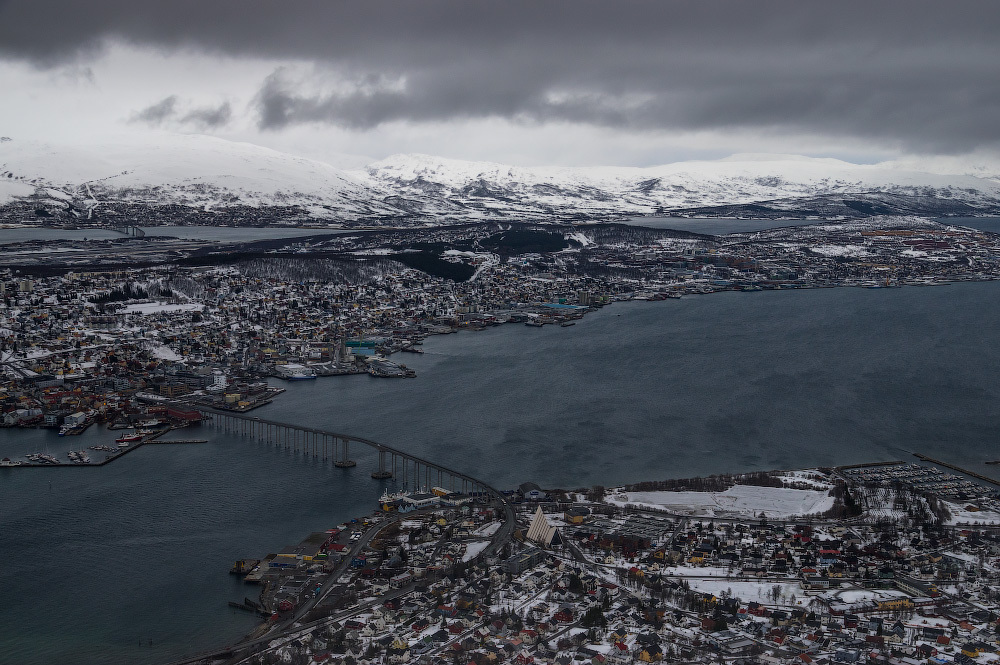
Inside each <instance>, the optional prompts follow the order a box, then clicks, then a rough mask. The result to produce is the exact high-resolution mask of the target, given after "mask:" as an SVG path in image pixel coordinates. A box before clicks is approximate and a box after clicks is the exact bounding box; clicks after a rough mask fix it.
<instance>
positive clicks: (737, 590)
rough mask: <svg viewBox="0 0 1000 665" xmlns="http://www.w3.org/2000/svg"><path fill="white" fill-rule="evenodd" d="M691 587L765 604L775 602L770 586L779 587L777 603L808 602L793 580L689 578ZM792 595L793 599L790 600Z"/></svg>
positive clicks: (716, 594)
mask: <svg viewBox="0 0 1000 665" xmlns="http://www.w3.org/2000/svg"><path fill="white" fill-rule="evenodd" d="M688 584H690V585H691V588H692V589H694V590H696V591H701V592H702V593H710V594H712V595H713V596H715V597H716V598H722V597H723V596H724V595H726V594H728V595H730V596H732V597H733V598H739V599H741V600H742V601H743V602H746V603H749V602H757V603H763V604H766V605H772V604H775V603H774V601H773V600H772V598H771V597H770V592H771V588H772V587H775V586H778V587H781V595H780V596H779V597H778V602H777V603H776V604H778V605H798V604H801V603H800V602H799V601H801V600H802V599H803V598H805V599H806V602H808V598H807V597H806V595H805V593H803V591H802V588H801V587H800V586H799V585H798V584H797V583H795V582H769V581H767V580H765V581H763V582H737V581H734V580H698V579H689V580H688ZM793 596H794V598H795V600H794V601H793V600H792V597H793Z"/></svg>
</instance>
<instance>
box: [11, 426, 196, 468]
mask: <svg viewBox="0 0 1000 665" xmlns="http://www.w3.org/2000/svg"><path fill="white" fill-rule="evenodd" d="M170 431H171V430H169V429H163V430H157V431H155V432H150V433H148V434H143V435H141V436H140V438H139V439H137V440H135V441H134V442H127V443H126V445H124V446H118V447H116V448H111V447H110V446H91V447H92V448H95V449H97V450H104V451H106V452H107V455H105V456H104V459H102V460H100V461H99V462H95V461H92V460H90V459H89V457H88V458H86V459H87V461H82V460H80V461H78V460H79V457H75V456H73V453H74V452H75V451H70V453H69V454H68V456H69V460H70V461H68V462H63V461H61V460H59V459H57V458H56V457H54V456H52V455H48V454H45V453H30V454H29V455H26V457H28V461H27V462H21V461H16V462H14V461H11V460H10V459H9V458H4V461H5V462H6V463H4V462H0V466H3V467H9V468H13V469H54V468H65V467H74V468H78V467H88V468H92V467H100V466H105V465H106V464H111V463H112V462H114V461H115V460H117V459H120V458H122V457H124V456H125V455H128V454H129V453H131V452H133V451H135V450H138V449H139V448H141V447H143V446H145V445H147V444H163V445H168V444H188V443H207V442H208V439H160V437H161V436H163V435H164V434H167V433H168V432H170ZM81 453H82V454H84V455H85V454H86V453H85V452H84V451H80V453H77V455H80V454H81Z"/></svg>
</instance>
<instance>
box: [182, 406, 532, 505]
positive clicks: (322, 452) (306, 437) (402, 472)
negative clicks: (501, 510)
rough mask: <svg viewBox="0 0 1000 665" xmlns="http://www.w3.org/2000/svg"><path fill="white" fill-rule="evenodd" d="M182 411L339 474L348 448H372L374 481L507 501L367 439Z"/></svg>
mask: <svg viewBox="0 0 1000 665" xmlns="http://www.w3.org/2000/svg"><path fill="white" fill-rule="evenodd" d="M185 408H193V409H196V410H197V411H199V412H200V413H201V414H202V416H203V417H205V418H206V420H208V421H209V422H211V423H212V424H213V425H214V426H215V427H218V428H220V429H222V430H223V431H226V432H230V433H234V434H238V435H240V436H245V437H248V438H251V439H256V440H258V441H263V442H265V443H268V444H273V445H276V446H279V447H283V448H285V449H287V450H291V451H295V452H300V453H302V454H305V455H309V456H312V457H314V458H316V459H322V460H333V464H334V466H336V467H339V468H350V467H354V466H357V462H356V461H355V460H353V459H351V446H352V444H354V445H355V446H357V445H360V446H365V447H368V448H371V449H372V450H374V451H375V452H376V453H377V460H378V465H377V467H376V468H375V469H374V470H372V472H371V476H372V478H375V479H388V478H392V479H395V480H397V481H400V482H402V484H403V486H404V487H412V488H414V489H419V488H420V487H424V488H428V489H429V488H430V487H431V485H432V484H436V485H437V486H439V487H442V488H444V489H448V490H449V491H452V492H462V493H463V494H471V495H473V496H478V495H487V496H489V497H491V498H493V499H496V500H497V501H500V502H501V503H502V504H504V505H506V504H507V503H508V502H507V498H506V497H505V496H504V495H503V494H502V493H501V492H500V491H499V490H497V489H495V488H494V487H492V486H490V485H488V484H487V483H484V482H483V481H481V480H479V479H477V478H473V477H472V476H470V475H468V474H466V473H462V472H461V471H456V470H455V469H452V468H450V467H447V466H445V465H443V464H439V463H437V462H432V461H430V460H427V459H425V458H423V457H419V456H417V455H414V454H413V453H410V452H406V451H403V450H400V449H398V448H394V447H392V446H387V445H385V444H384V443H378V442H377V441H372V440H371V439H365V438H362V437H359V436H353V435H350V434H341V433H339V432H330V431H327V430H322V429H317V428H314V427H305V426H303V425H295V424H292V423H285V422H279V421H276V420H267V419H263V418H258V417H255V416H250V415H247V414H246V413H240V412H236V411H227V410H225V409H216V408H213V407H206V406H200V405H185ZM511 515H513V511H511Z"/></svg>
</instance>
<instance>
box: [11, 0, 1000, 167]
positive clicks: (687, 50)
mask: <svg viewBox="0 0 1000 665" xmlns="http://www.w3.org/2000/svg"><path fill="white" fill-rule="evenodd" d="M997 35H1000V3H995V2H989V1H986V0H982V1H977V2H963V1H957V2H956V1H952V0H949V2H938V1H934V2H926V1H924V0H903V1H882V2H875V1H873V0H865V1H864V2H855V1H853V0H836V1H828V2H818V1H817V2H813V1H803V0H799V1H794V2H792V1H769V0H759V1H756V0H755V1H753V2H750V1H737V0H732V1H728V2H719V1H715V0H691V1H679V0H657V1H655V2H653V1H650V2H647V1H639V0H617V1H615V2H610V1H602V2H592V1H590V0H565V1H564V0H544V1H541V0H504V1H503V2H477V1H473V0H449V1H442V0H392V1H385V0H364V1H363V2H356V1H352V2H341V1H338V0H285V1H283V2H261V1H258V0H172V1H171V2H159V1H152V0H92V1H90V2H79V0H51V1H50V0H0V91H2V99H3V102H2V104H0V135H7V136H19V137H27V138H35V139H48V140H51V141H85V140H99V138H100V137H103V136H106V135H112V134H114V135H121V134H125V135H134V136H137V137H139V136H155V135H157V133H159V132H164V131H166V132H184V133H207V134H212V135H215V136H219V137H221V138H226V139H233V140H241V141H249V142H251V143H256V144H260V145H264V146H268V147H272V148H276V149H279V150H285V151H288V152H293V153H297V154H302V155H305V156H309V157H313V158H318V159H324V160H325V161H329V162H331V163H334V164H338V165H344V166H350V165H360V163H363V162H365V161H367V160H370V159H381V158H383V157H386V156H388V155H391V154H394V153H401V152H423V153H428V154H434V155H441V156H445V157H453V158H461V159H475V160H488V161H497V162H503V163H512V164H520V165H542V164H560V165H631V166H648V165H654V164H663V163H669V162H674V161H681V160H687V159H714V158H720V157H724V156H727V155H730V154H733V153H791V154H803V155H811V156H819V157H838V158H842V159H847V160H849V161H854V162H864V163H871V162H877V161H884V160H900V161H903V162H906V161H908V160H909V161H914V160H915V161H918V162H919V161H920V160H924V161H927V160H937V161H938V162H941V163H951V164H958V165H961V164H966V163H979V162H987V161H992V162H996V161H997V160H998V156H1000V122H998V120H997V119H998V118H1000V40H998V39H997ZM354 162H357V164H353V163H354Z"/></svg>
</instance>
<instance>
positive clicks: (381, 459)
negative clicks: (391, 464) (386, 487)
mask: <svg viewBox="0 0 1000 665" xmlns="http://www.w3.org/2000/svg"><path fill="white" fill-rule="evenodd" d="M392 476H393V474H392V471H389V470H388V469H386V468H385V450H382V449H381V448H380V449H379V451H378V468H377V469H375V470H374V471H372V478H374V479H375V480H385V479H386V478H392Z"/></svg>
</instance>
